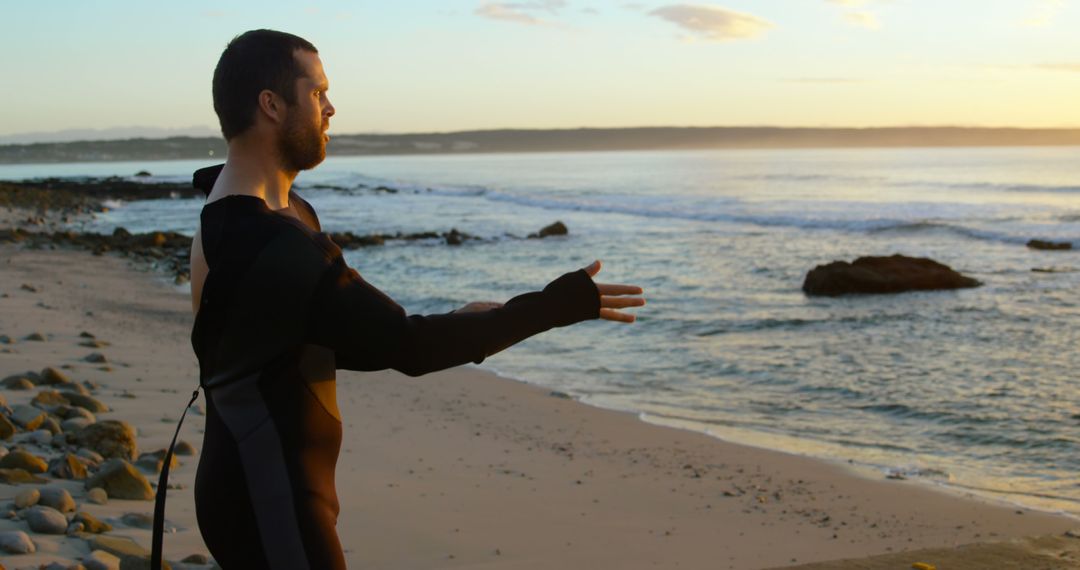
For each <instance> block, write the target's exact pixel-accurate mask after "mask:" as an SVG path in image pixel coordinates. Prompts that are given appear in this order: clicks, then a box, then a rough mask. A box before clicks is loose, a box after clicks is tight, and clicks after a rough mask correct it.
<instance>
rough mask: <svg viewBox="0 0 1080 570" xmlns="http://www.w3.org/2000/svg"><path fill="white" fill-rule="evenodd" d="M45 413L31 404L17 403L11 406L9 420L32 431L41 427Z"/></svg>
mask: <svg viewBox="0 0 1080 570" xmlns="http://www.w3.org/2000/svg"><path fill="white" fill-rule="evenodd" d="M46 417H47V414H46V413H45V412H43V411H42V410H39V409H37V408H35V407H33V406H27V405H24V404H19V405H18V406H15V407H14V408H12V412H11V421H13V422H15V423H16V424H17V425H18V426H19V427H21V428H23V429H25V430H26V431H33V430H36V429H38V428H39V427H41V424H42V423H43V422H44V421H45V418H46Z"/></svg>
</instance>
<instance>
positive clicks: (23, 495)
mask: <svg viewBox="0 0 1080 570" xmlns="http://www.w3.org/2000/svg"><path fill="white" fill-rule="evenodd" d="M40 499H41V491H38V490H37V489H23V490H22V491H19V492H18V494H16V495H15V508H16V509H26V508H30V507H32V506H34V505H36V504H37V503H38V501H39V500H40Z"/></svg>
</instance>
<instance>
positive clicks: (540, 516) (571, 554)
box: [0, 212, 1080, 569]
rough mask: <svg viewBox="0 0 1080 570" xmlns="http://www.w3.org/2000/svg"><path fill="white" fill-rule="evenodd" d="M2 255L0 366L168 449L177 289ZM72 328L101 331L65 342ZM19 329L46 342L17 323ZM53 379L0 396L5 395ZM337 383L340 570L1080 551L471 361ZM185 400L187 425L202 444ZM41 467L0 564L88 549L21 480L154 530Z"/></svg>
mask: <svg viewBox="0 0 1080 570" xmlns="http://www.w3.org/2000/svg"><path fill="white" fill-rule="evenodd" d="M21 218H25V215H23V214H21V213H19V212H15V213H8V214H6V215H5V216H4V219H3V220H0V222H3V226H4V227H11V226H12V225H13V224H15V223H17V221H18V220H19V219H21ZM0 267H3V270H2V271H0V315H2V318H0V334H2V335H7V336H8V337H10V339H11V342H10V344H4V345H0V350H2V352H0V377H5V378H6V377H9V376H12V375H17V374H21V373H24V372H26V371H38V372H40V371H42V370H43V369H44V368H46V367H56V368H57V369H60V370H62V371H63V372H64V373H65V374H66V375H68V376H69V377H70V379H71V380H72V381H74V382H77V383H82V382H84V381H89V382H90V383H91V386H93V385H96V386H97V388H96V389H92V390H91V391H90V392H91V394H92V395H93V397H94V398H97V399H99V400H100V401H101V402H103V403H104V404H106V405H107V406H108V407H109V408H110V411H108V412H101V413H99V414H97V418H96V419H97V421H99V422H100V421H104V420H122V421H125V422H128V423H129V424H131V425H132V426H134V427H135V428H136V431H137V435H138V448H139V452H140V453H141V452H146V451H154V450H158V449H161V448H163V447H164V446H165V445H166V444H167V443H168V440H169V438H170V437H171V435H172V430H173V429H174V427H175V420H176V419H177V418H178V417H179V415H180V413H181V411H182V409H183V406H184V405H185V403H186V402H187V399H188V397H189V395H190V393H191V390H192V389H194V387H195V386H196V382H197V377H198V368H197V363H196V360H195V357H194V354H193V353H192V350H191V346H190V340H189V335H190V331H191V323H192V315H191V306H190V300H189V298H188V297H187V295H186V294H185V293H184V292H183V291H182V290H181V289H180V288H178V287H176V286H174V285H173V284H172V278H171V276H166V275H162V274H160V273H157V272H155V271H152V270H150V269H149V268H147V267H145V266H144V265H139V264H137V263H136V262H133V261H130V260H127V259H123V258H121V257H117V256H115V255H112V254H106V255H101V256H94V255H91V254H89V253H87V252H85V251H72V250H63V249H56V250H47V249H46V250H32V249H25V248H23V247H21V246H18V245H12V244H5V245H2V246H0ZM24 285H25V287H24ZM537 285H538V286H540V285H542V284H537ZM512 293H513V292H508V297H509V296H510V295H511V294H512ZM83 332H89V333H91V334H92V335H93V336H94V338H95V339H97V340H98V341H100V342H101V343H102V345H101V346H100V347H97V348H89V347H86V346H81V344H80V343H85V341H86V340H87V337H85V336H80V334H81V333H83ZM33 333H39V334H40V335H42V336H43V337H44V338H45V339H46V340H44V341H34V340H26V337H27V336H28V335H32V334H33ZM546 334H558V332H557V331H555V332H549V333H546ZM104 343H108V345H104ZM511 350H513V349H511ZM91 353H101V354H103V355H104V356H105V362H95V363H92V362H88V361H87V360H86V357H87V356H88V355H89V354H91ZM492 360H493V362H492V363H493V364H494V365H496V366H497V360H498V356H496V357H493V358H492ZM52 388H53V387H52V386H35V387H33V389H26V390H12V389H3V390H2V391H0V394H2V395H3V398H4V399H6V402H7V406H8V407H15V406H17V405H26V404H29V403H30V401H31V399H32V398H34V397H35V396H36V395H37V394H38V393H39V392H40V391H42V390H48V389H52ZM338 390H339V392H338V394H339V396H338V398H339V403H340V406H341V411H342V416H343V418H344V424H345V425H344V434H345V435H344V445H343V449H342V453H341V458H340V460H339V464H338V469H337V473H338V474H337V485H338V492H339V495H340V499H341V514H340V518H339V521H338V532H339V535H340V537H341V541H342V543H343V545H344V547H345V551H346V556H347V559H348V561H349V564H350V567H352V568H379V569H418V568H500V569H501V568H506V569H550V568H567V569H577V568H582V569H584V568H620V569H635V568H687V569H695V568H733V569H752V568H778V567H796V568H814V569H826V568H827V569H841V568H843V569H854V568H860V569H862V568H866V569H871V568H873V569H878V568H880V569H885V568H910V567H911V565H912V564H913V563H917V562H923V563H928V564H933V565H936V567H937V568H941V569H945V568H949V569H952V568H972V569H974V568H991V567H992V568H1080V538H1075V537H1070V536H1067V535H1066V532H1068V531H1070V530H1071V529H1074V528H1078V527H1080V522H1078V521H1076V520H1073V519H1069V518H1066V517H1062V516H1057V515H1053V514H1047V513H1040V512H1036V511H1032V510H1028V509H1023V508H1018V507H1015V506H1010V505H1003V504H994V503H991V502H989V501H986V500H983V499H980V498H976V497H971V496H962V495H960V494H957V493H952V492H949V493H946V492H943V491H940V490H937V489H932V488H929V487H927V486H924V485H919V484H916V483H913V482H910V481H896V480H885V479H884V478H882V479H876V478H868V477H864V476H861V475H859V474H856V473H853V472H851V471H849V470H848V469H846V468H844V467H843V466H841V465H833V464H829V463H826V462H822V461H818V460H814V459H809V458H805V457H800V456H794V455H788V454H783V453H778V452H772V451H768V450H762V449H757V448H751V447H746V446H740V445H735V444H731V443H727V442H723V441H720V440H717V439H715V438H712V437H708V436H705V435H702V434H698V433H693V432H688V431H683V430H678V429H673V428H666V427H659V426H655V425H650V424H647V423H645V422H642V421H640V420H639V419H638V418H637V417H635V416H634V415H633V414H627V413H621V412H613V411H607V410H601V409H597V408H593V407H589V406H586V405H584V404H581V403H579V402H575V401H573V400H570V399H567V398H565V397H561V396H560V395H559V394H557V393H552V392H551V391H550V390H547V389H543V388H541V387H536V386H531V385H527V384H523V383H520V382H516V381H513V380H510V379H506V378H500V377H498V376H496V375H494V374H491V373H489V372H487V371H484V370H480V369H477V368H473V367H463V368H458V369H454V370H448V371H444V372H440V373H435V374H430V375H428V376H425V377H421V378H408V377H406V376H404V375H402V374H398V373H396V372H393V371H385V372H377V373H354V372H340V373H339V377H338ZM200 404H201V400H200ZM199 409H201V408H198V407H197V408H196V410H195V411H196V413H194V414H189V416H188V420H187V421H186V423H185V424H184V427H183V430H182V432H181V439H183V440H186V441H188V442H190V443H191V444H193V445H194V446H195V447H196V448H197V449H198V448H200V447H201V432H202V426H203V420H204V418H203V417H202V416H201V415H200V414H199V413H198V410H199ZM39 433H40V432H39ZM36 437H37V439H34V438H35V436H34V435H33V434H27V433H25V431H20V432H19V433H17V434H16V435H14V436H13V437H12V438H11V439H9V440H8V441H4V442H2V445H3V446H5V448H6V449H7V450H9V453H11V452H14V451H15V450H16V449H19V448H20V447H22V448H24V449H25V450H27V451H29V452H30V453H32V454H34V455H37V456H40V457H42V458H44V459H45V460H46V461H48V460H50V459H52V458H55V457H59V456H60V455H62V452H63V451H64V450H63V449H62V448H57V447H54V446H53V445H52V444H47V443H46V444H38V443H34V442H35V441H43V440H42V439H41V436H40V435H39V436H36ZM73 449H74V448H73ZM73 449H72V450H73ZM196 465H197V456H192V457H181V458H180V465H179V466H178V467H177V468H176V469H175V470H174V471H173V477H172V479H171V482H172V483H173V484H174V486H175V487H176V488H175V489H173V490H171V491H170V492H169V502H168V511H167V519H168V522H169V525H170V526H172V527H174V528H175V532H172V533H170V534H167V535H166V538H165V554H166V559H167V560H170V561H174V562H176V563H174V564H173V567H174V568H183V567H189V568H207V567H210V566H209V565H208V564H198V563H196V562H197V561H198V559H197V558H192V559H189V560H194V561H196V562H188V563H182V562H178V561H180V560H182V559H185V558H186V557H188V556H190V555H198V554H206V549H205V547H204V546H203V544H202V541H201V539H200V537H199V534H198V530H197V528H196V524H195V513H194V502H193V498H192V484H193V480H194V474H195V469H196ZM93 472H94V469H93V467H91V469H90V473H91V475H92V474H93ZM145 475H146V476H147V477H148V478H149V479H150V480H155V479H156V477H154V476H153V475H152V474H151V473H149V472H147V473H145ZM44 476H45V477H48V478H50V479H52V482H49V483H47V484H46V483H23V484H19V485H8V484H0V505H3V506H4V509H3V512H4V513H6V515H5V516H4V517H3V518H0V532H5V531H14V530H21V531H25V532H27V534H28V535H29V536H30V538H31V539H32V540H33V542H34V544H35V547H36V551H35V552H33V553H28V554H19V555H15V554H7V553H6V554H4V557H3V563H2V564H3V566H4V567H5V568H38V567H39V565H45V564H49V563H52V562H59V563H60V565H58V566H53V567H56V568H63V567H67V565H70V564H74V563H75V562H76V561H78V560H80V559H83V558H84V557H88V556H90V553H91V546H90V544H91V541H92V540H93V536H91V535H87V534H81V535H80V534H78V533H73V534H71V535H68V536H65V535H64V534H57V535H49V534H41V533H36V532H30V530H29V527H28V523H27V521H26V520H25V514H26V513H25V511H23V510H20V509H16V508H15V507H14V505H12V501H13V500H14V498H15V496H16V495H17V494H18V493H20V492H21V491H24V490H26V489H28V488H38V487H42V486H49V485H52V486H56V485H59V486H62V487H64V488H65V489H67V490H68V491H69V492H70V494H71V495H72V497H73V498H74V501H75V503H76V504H77V505H78V506H77V510H78V511H85V512H88V513H89V514H91V515H92V516H93V517H96V518H97V519H99V520H101V521H104V522H108V523H110V524H111V525H112V526H113V530H111V531H109V532H107V533H105V534H104V535H106V536H118V537H130V538H132V539H134V541H135V542H136V543H138V544H139V545H141V546H143V547H146V548H148V547H149V540H150V539H149V531H148V530H146V529H145V528H139V526H138V525H133V524H127V522H125V521H132V520H134V519H135V518H137V517H130V516H129V517H126V518H125V516H124V515H125V514H130V513H143V514H148V513H152V510H153V505H152V502H151V501H148V500H123V499H115V498H110V499H109V500H108V502H107V503H106V504H93V503H91V502H90V501H89V500H88V499H87V491H86V489H85V485H84V483H83V481H77V480H65V479H60V478H56V477H53V476H50V475H48V474H46V475H44ZM71 516H73V513H68V514H67V517H68V518H69V519H70V518H71ZM125 567H128V566H125ZM131 567H134V566H131Z"/></svg>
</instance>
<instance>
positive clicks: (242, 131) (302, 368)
mask: <svg viewBox="0 0 1080 570" xmlns="http://www.w3.org/2000/svg"><path fill="white" fill-rule="evenodd" d="M328 89H329V82H328V81H327V78H326V75H325V73H324V72H323V68H322V62H321V61H320V59H319V55H318V51H317V50H316V49H315V47H314V46H313V45H311V44H310V43H309V42H307V41H305V40H303V39H301V38H299V37H296V36H293V35H290V34H285V33H282V32H276V31H272V30H254V31H250V32H247V33H245V34H242V35H240V36H237V37H236V38H234V39H233V41H232V42H230V43H229V45H228V47H226V48H225V51H224V53H222V55H221V59H220V61H219V62H218V65H217V68H216V69H215V71H214V81H213V92H214V110H215V111H216V112H217V115H218V118H219V119H220V122H221V128H222V133H223V134H224V136H225V138H226V140H227V141H228V145H229V154H228V159H227V161H226V163H225V164H224V166H219V167H212V168H209V169H203V170H200V171H198V172H196V174H195V185H196V186H198V187H200V188H202V189H203V190H204V191H206V192H207V193H208V197H207V202H206V205H205V206H204V207H203V211H202V213H201V216H200V226H199V230H198V231H197V232H196V234H195V239H194V243H193V244H192V251H191V274H192V280H191V293H192V309H193V311H194V312H195V313H196V318H195V325H194V328H193V330H192V346H193V347H194V349H195V353H196V355H197V356H198V359H199V367H200V386H201V387H202V388H203V389H204V390H205V392H206V399H207V418H206V431H205V435H204V440H203V451H202V456H201V458H200V462H199V469H198V473H197V475H196V482H195V503H196V513H197V517H198V521H199V530H200V532H201V533H202V536H203V538H204V540H205V541H206V545H207V547H208V548H209V549H210V552H211V554H212V555H213V556H214V558H215V559H216V560H217V562H218V564H220V565H221V567H222V568H224V569H225V570H233V569H239V568H275V569H277V568H283V569H290V570H300V569H308V568H309V569H337V568H344V567H345V561H344V556H343V554H342V551H341V545H340V543H339V542H338V538H337V534H336V532H335V525H336V521H337V514H338V503H337V496H336V492H335V489H334V466H335V463H336V461H337V454H338V450H339V448H340V445H341V418H340V414H339V412H338V407H337V401H336V396H335V386H334V382H335V376H334V374H335V370H336V369H349V370H380V369H385V368H394V369H396V370H399V371H401V372H404V373H405V374H408V375H410V376H419V375H421V374H425V373H427V372H431V371H435V370H441V369H444V368H449V367H452V366H457V365H460V364H464V363H466V362H476V363H479V362H481V361H483V360H484V358H486V357H487V356H489V355H491V354H494V353H496V352H498V351H500V350H503V349H505V348H507V347H509V346H510V345H512V344H514V343H516V342H519V341H521V340H523V339H525V338H527V337H529V336H532V335H534V334H537V333H539V332H543V331H545V330H548V329H551V328H553V327H559V326H566V325H569V324H573V323H576V322H579V321H582V320H586V319H595V318H604V319H608V320H614V321H619V322H627V323H629V322H633V320H634V317H633V315H630V314H627V313H624V312H621V311H619V310H618V309H620V308H625V307H634V306H641V305H643V304H644V299H643V298H642V297H634V296H632V295H639V294H640V293H641V289H640V288H639V287H633V286H628V285H607V284H596V283H594V282H593V281H592V276H594V275H596V273H597V272H598V271H599V270H600V262H599V261H596V262H593V264H591V265H590V266H588V267H587V268H584V269H579V270H577V271H574V272H571V273H567V274H565V275H563V276H561V277H559V278H558V279H556V280H555V281H552V282H551V283H549V284H548V285H547V286H546V287H544V289H543V290H542V291H535V292H531V293H526V294H523V295H518V296H517V297H514V298H513V299H511V300H509V301H507V302H506V303H505V304H499V303H470V304H469V305H466V306H465V307H463V308H462V309H459V310H458V311H454V312H451V313H447V314H442V315H428V316H421V315H411V316H409V315H406V313H405V311H404V310H403V309H402V308H401V307H400V306H398V305H397V303H395V302H394V301H393V300H391V299H390V298H389V297H387V296H386V295H385V294H383V293H382V292H380V291H379V290H377V289H376V288H374V287H372V286H371V285H370V284H368V283H367V282H366V281H364V279H363V278H361V277H360V275H359V274H358V273H357V272H356V271H355V270H353V269H351V268H349V267H348V266H347V265H346V264H345V262H344V260H343V258H342V256H341V250H340V249H339V248H338V247H337V246H336V245H335V244H334V243H333V242H332V241H330V239H329V238H328V237H327V236H326V234H324V233H321V227H320V225H319V220H318V217H317V216H316V214H315V211H314V210H313V209H312V208H311V206H310V205H309V204H307V202H305V201H304V200H303V199H301V198H300V197H299V196H297V195H296V194H295V193H294V192H292V191H291V190H290V186H291V184H292V182H293V179H294V178H295V177H296V175H297V174H298V173H299V171H301V170H305V169H309V168H313V167H314V166H316V165H317V164H319V163H320V162H321V161H322V160H323V158H324V157H325V155H326V142H327V141H328V140H329V138H328V137H327V135H326V130H327V128H328V127H329V124H330V122H329V121H330V117H332V116H333V115H334V112H335V109H334V106H333V105H332V104H331V103H330V100H329V99H328V98H327V90H328Z"/></svg>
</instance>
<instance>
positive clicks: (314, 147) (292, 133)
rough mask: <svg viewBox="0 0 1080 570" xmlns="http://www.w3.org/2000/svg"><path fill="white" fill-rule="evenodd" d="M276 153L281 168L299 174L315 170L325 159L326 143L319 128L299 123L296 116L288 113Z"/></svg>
mask: <svg viewBox="0 0 1080 570" xmlns="http://www.w3.org/2000/svg"><path fill="white" fill-rule="evenodd" d="M278 151H279V152H280V153H281V160H282V166H284V167H285V169H286V170H292V171H297V172H299V171H301V170H308V169H311V168H315V167H316V166H317V165H318V164H319V163H320V162H322V161H323V159H325V158H326V143H325V141H324V140H323V134H322V131H321V130H320V129H319V127H317V126H315V125H311V124H309V123H306V122H303V121H300V120H299V116H298V115H296V114H292V113H290V114H289V115H288V117H287V118H286V119H285V124H284V125H283V126H282V132H281V138H280V139H279V142H278Z"/></svg>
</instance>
